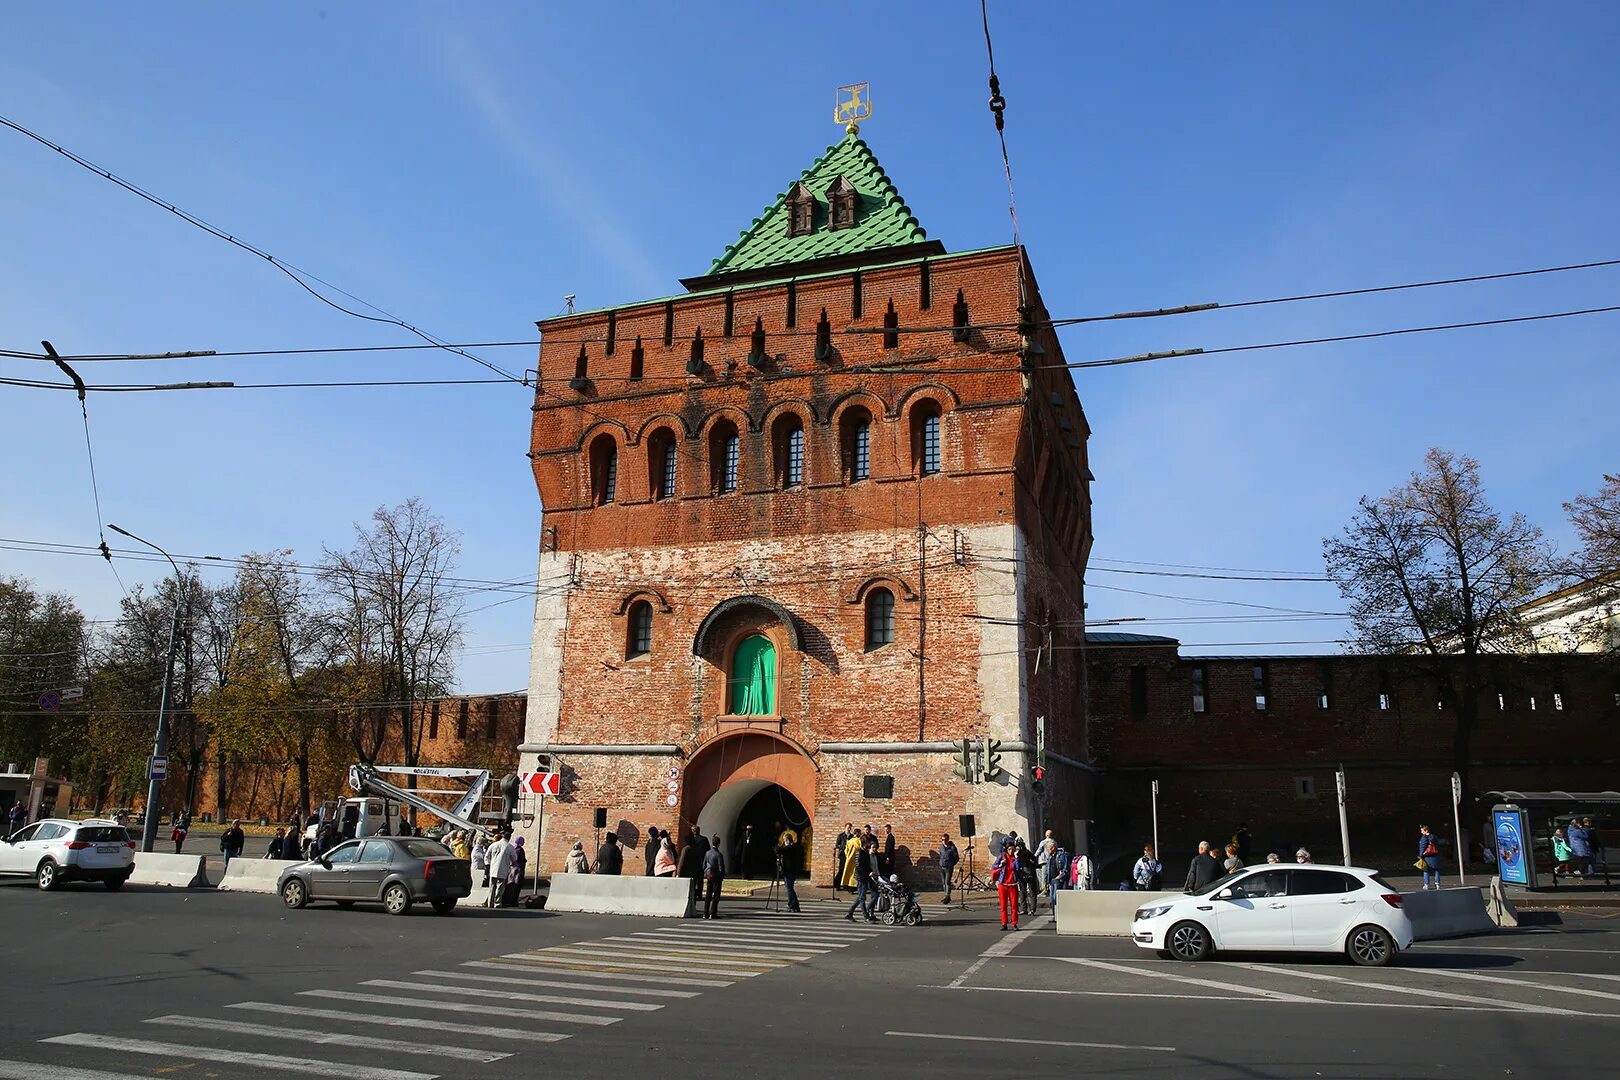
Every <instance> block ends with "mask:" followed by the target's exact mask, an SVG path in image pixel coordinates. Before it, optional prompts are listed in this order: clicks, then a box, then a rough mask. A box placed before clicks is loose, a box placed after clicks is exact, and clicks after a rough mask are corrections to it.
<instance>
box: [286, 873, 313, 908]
mask: <svg viewBox="0 0 1620 1080" xmlns="http://www.w3.org/2000/svg"><path fill="white" fill-rule="evenodd" d="M281 902H282V903H283V904H286V905H287V906H288V907H290V908H293V909H297V908H301V907H303V906H304V905H306V904H308V903H309V890H308V889H306V888H304V882H303V881H302V880H301V879H299V878H295V877H292V878H288V879H287V880H286V881H284V882H282V883H281Z"/></svg>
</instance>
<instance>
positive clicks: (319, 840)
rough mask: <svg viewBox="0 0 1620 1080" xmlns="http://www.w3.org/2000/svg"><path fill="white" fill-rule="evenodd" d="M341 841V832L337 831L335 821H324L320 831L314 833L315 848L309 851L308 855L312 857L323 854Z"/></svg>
mask: <svg viewBox="0 0 1620 1080" xmlns="http://www.w3.org/2000/svg"><path fill="white" fill-rule="evenodd" d="M342 842H343V834H342V833H340V832H338V827H337V823H336V822H333V821H328V822H325V823H324V824H322V825H321V828H320V831H319V832H317V833H316V834H315V849H314V850H313V851H311V852H310V855H311V856H312V857H313V856H318V855H325V854H326V853H327V852H328V851H331V850H332V849H333V848H335V847H337V846H338V845H339V844H341V843H342Z"/></svg>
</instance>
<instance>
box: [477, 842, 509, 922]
mask: <svg viewBox="0 0 1620 1080" xmlns="http://www.w3.org/2000/svg"><path fill="white" fill-rule="evenodd" d="M484 858H485V859H486V860H487V861H488V865H489V897H488V899H486V900H485V901H484V903H485V904H486V905H487V906H489V907H499V906H500V904H501V894H502V893H504V892H505V891H506V875H507V874H509V873H511V872H512V845H511V844H510V843H508V842H507V839H506V834H505V833H504V832H497V833H496V834H495V842H494V843H492V844H490V845H489V851H487V852H485V854H484Z"/></svg>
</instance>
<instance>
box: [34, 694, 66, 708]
mask: <svg viewBox="0 0 1620 1080" xmlns="http://www.w3.org/2000/svg"><path fill="white" fill-rule="evenodd" d="M39 707H40V709H41V710H43V711H45V712H55V711H56V710H57V709H59V708H61V707H62V695H61V694H58V693H57V692H56V691H55V690H47V691H45V692H44V693H43V694H41V695H39Z"/></svg>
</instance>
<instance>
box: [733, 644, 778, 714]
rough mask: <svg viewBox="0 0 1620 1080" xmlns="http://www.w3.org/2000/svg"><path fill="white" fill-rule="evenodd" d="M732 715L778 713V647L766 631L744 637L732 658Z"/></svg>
mask: <svg viewBox="0 0 1620 1080" xmlns="http://www.w3.org/2000/svg"><path fill="white" fill-rule="evenodd" d="M730 691H731V692H730V695H729V698H730V701H729V712H730V714H731V715H732V716H775V715H776V646H775V645H773V644H771V639H770V638H768V637H766V636H765V635H764V634H752V635H750V636H748V637H745V638H743V640H742V643H741V644H739V645H738V646H737V651H736V653H735V654H734V655H733V656H732V659H731V679H730Z"/></svg>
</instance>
